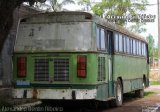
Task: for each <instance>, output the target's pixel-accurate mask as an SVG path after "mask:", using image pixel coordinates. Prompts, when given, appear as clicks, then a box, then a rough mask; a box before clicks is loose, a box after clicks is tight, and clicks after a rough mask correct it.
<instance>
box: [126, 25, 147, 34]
mask: <svg viewBox="0 0 160 112" xmlns="http://www.w3.org/2000/svg"><path fill="white" fill-rule="evenodd" d="M144 25H145V23H136V24H135V25H132V26H130V28H129V29H130V31H132V32H135V33H142V32H146V31H147V30H146V28H144V27H143V26H144Z"/></svg>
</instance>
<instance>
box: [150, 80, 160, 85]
mask: <svg viewBox="0 0 160 112" xmlns="http://www.w3.org/2000/svg"><path fill="white" fill-rule="evenodd" d="M150 84H151V85H160V81H150Z"/></svg>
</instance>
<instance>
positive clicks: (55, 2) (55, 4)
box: [49, 0, 75, 12]
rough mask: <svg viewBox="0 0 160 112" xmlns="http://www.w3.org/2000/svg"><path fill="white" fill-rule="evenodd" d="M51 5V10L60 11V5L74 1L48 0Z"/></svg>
mask: <svg viewBox="0 0 160 112" xmlns="http://www.w3.org/2000/svg"><path fill="white" fill-rule="evenodd" d="M49 2H50V4H51V7H52V9H53V11H55V12H56V11H62V7H63V6H64V5H66V4H74V3H75V2H74V1H73V0H62V1H61V2H59V0H49Z"/></svg>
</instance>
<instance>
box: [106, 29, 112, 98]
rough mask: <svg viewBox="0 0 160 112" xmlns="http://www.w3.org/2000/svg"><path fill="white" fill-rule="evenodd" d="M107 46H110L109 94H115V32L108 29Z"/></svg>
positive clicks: (110, 95)
mask: <svg viewBox="0 0 160 112" xmlns="http://www.w3.org/2000/svg"><path fill="white" fill-rule="evenodd" d="M106 38H107V48H108V96H109V97H113V96H114V93H113V92H114V83H113V57H112V56H113V32H111V31H107V35H106Z"/></svg>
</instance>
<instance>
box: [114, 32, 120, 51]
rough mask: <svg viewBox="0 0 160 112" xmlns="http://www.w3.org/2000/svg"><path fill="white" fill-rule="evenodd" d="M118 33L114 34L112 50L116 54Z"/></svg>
mask: <svg viewBox="0 0 160 112" xmlns="http://www.w3.org/2000/svg"><path fill="white" fill-rule="evenodd" d="M118 43H119V42H118V33H115V34H114V48H115V51H116V52H118Z"/></svg>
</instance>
